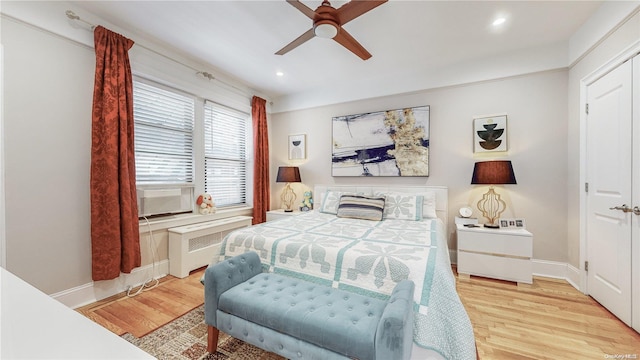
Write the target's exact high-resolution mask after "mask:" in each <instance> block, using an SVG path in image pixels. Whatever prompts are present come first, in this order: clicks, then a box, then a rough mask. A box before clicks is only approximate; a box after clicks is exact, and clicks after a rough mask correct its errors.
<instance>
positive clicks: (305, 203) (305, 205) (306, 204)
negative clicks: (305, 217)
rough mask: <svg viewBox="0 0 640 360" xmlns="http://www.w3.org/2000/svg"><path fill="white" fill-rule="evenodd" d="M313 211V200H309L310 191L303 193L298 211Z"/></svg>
mask: <svg viewBox="0 0 640 360" xmlns="http://www.w3.org/2000/svg"><path fill="white" fill-rule="evenodd" d="M311 209H313V199H312V198H311V191H305V192H304V195H303V198H302V206H300V211H309V210H311Z"/></svg>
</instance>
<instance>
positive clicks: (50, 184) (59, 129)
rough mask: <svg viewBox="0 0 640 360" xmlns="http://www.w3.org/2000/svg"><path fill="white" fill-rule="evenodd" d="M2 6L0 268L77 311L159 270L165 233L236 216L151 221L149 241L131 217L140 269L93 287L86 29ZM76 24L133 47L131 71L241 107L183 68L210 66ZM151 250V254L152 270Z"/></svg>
mask: <svg viewBox="0 0 640 360" xmlns="http://www.w3.org/2000/svg"><path fill="white" fill-rule="evenodd" d="M2 6H3V7H2V19H1V22H0V25H1V42H2V47H3V56H4V64H3V66H4V72H3V75H4V77H3V86H4V89H3V90H4V91H3V105H4V112H3V115H4V117H3V125H4V128H3V137H4V138H3V143H2V146H3V149H4V163H3V166H4V171H5V176H4V177H3V183H4V186H5V196H6V204H5V205H6V212H5V216H4V217H3V221H4V225H5V226H3V229H2V230H3V231H4V233H5V234H6V252H3V254H2V255H5V254H6V259H7V261H6V268H7V270H9V271H10V272H12V273H14V274H16V275H17V276H19V277H20V278H22V279H23V280H25V281H27V282H29V283H30V284H32V285H34V286H35V287H37V288H38V289H40V290H42V291H44V292H45V293H47V294H54V296H55V297H56V298H58V299H59V300H60V301H62V302H63V303H65V304H67V305H69V306H78V305H82V304H84V303H87V302H91V301H95V300H97V299H101V298H104V297H107V296H110V295H113V294H115V293H117V292H120V291H123V290H124V289H125V288H126V286H127V285H137V284H138V283H140V282H141V281H144V280H146V279H148V278H149V277H150V276H152V275H156V276H157V275H162V274H163V273H166V272H167V268H168V266H167V256H168V255H167V253H168V234H167V232H166V228H167V227H171V226H179V225H185V224H188V223H192V222H197V221H206V220H212V219H215V218H220V217H224V216H233V215H241V214H245V215H246V212H247V210H246V209H245V210H238V211H232V212H228V213H224V212H222V211H221V212H218V213H217V214H216V215H209V216H200V215H194V216H192V218H189V219H185V218H180V219H178V220H175V221H173V222H168V223H159V224H154V225H153V226H152V227H153V230H154V233H155V236H154V237H155V242H154V241H151V240H150V237H149V236H148V234H147V226H146V224H145V223H144V221H141V226H140V230H141V239H140V242H141V243H140V246H141V254H142V265H143V267H142V268H139V269H136V270H134V272H133V273H132V275H130V276H129V275H127V276H124V275H123V276H121V277H120V278H118V279H115V280H110V281H101V282H96V283H94V282H93V281H92V279H91V238H90V201H91V199H90V197H89V177H90V148H91V107H92V102H93V83H94V69H95V53H94V50H93V47H92V45H93V34H92V32H91V31H88V26H84V25H82V24H78V23H75V22H73V21H70V20H68V19H67V18H66V17H65V15H64V13H65V10H67V9H71V10H76V9H74V8H73V7H72V6H69V4H68V3H64V2H8V3H3V4H2ZM83 15H85V14H83ZM83 18H86V19H87V20H89V21H90V22H92V23H95V24H101V25H104V26H105V27H107V28H109V29H111V30H113V31H116V32H119V33H121V34H123V35H125V36H127V37H130V38H132V39H133V40H134V41H136V44H135V45H134V47H133V48H132V49H131V50H130V51H129V54H130V58H131V65H132V70H133V72H134V74H137V75H142V76H144V77H146V78H150V79H152V80H155V81H159V82H162V83H164V84H168V85H170V86H173V87H175V88H178V89H181V90H184V91H187V92H189V93H192V94H198V95H200V96H203V97H206V98H208V99H211V100H215V101H217V102H219V103H222V104H224V105H227V106H231V107H234V108H237V109H241V110H244V111H247V112H249V111H250V97H251V95H253V91H251V89H249V88H246V87H245V86H244V85H241V84H238V83H233V82H232V80H229V79H224V80H225V81H226V83H225V84H222V83H220V82H218V81H209V80H207V79H204V78H202V77H201V76H197V75H196V71H195V70H193V68H196V69H201V71H209V72H213V73H214V74H216V72H215V70H211V69H210V67H207V66H206V65H203V64H198V63H194V62H193V61H190V60H188V59H183V58H180V57H179V56H177V55H175V54H172V53H171V52H170V51H167V50H166V49H162V48H159V47H157V46H155V45H154V44H150V43H145V42H144V41H137V40H138V39H141V38H140V37H137V36H136V34H134V33H129V32H125V31H123V30H122V29H118V28H117V27H114V26H112V25H110V24H108V23H106V22H104V21H101V20H100V19H97V18H95V17H90V15H89V16H83ZM32 24H35V25H32ZM149 49H153V50H149ZM156 52H158V53H160V54H164V55H166V56H169V57H171V58H172V59H176V60H178V61H179V62H180V63H182V64H183V65H181V64H180V63H179V62H176V61H174V60H170V59H168V58H167V57H165V56H160V55H158V53H156ZM216 77H217V78H220V77H219V76H217V74H216ZM228 84H232V85H233V87H229V86H228ZM230 89H231V90H230ZM256 95H258V96H261V94H256ZM263 97H264V96H263ZM249 211H250V210H249ZM152 247H153V248H154V251H152V249H151V248H152ZM152 252H156V253H157V254H158V257H159V258H157V259H156V261H157V262H158V266H157V268H156V269H155V274H153V270H154V267H153V266H152V265H151V264H152V262H153V259H152V256H151V254H152Z"/></svg>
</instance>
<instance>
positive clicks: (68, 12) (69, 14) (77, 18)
mask: <svg viewBox="0 0 640 360" xmlns="http://www.w3.org/2000/svg"><path fill="white" fill-rule="evenodd" d="M65 14H66V15H67V17H68V18H69V19H71V20H80V16H78V15H76V13H74V12H73V11H71V10H67V11H66V12H65Z"/></svg>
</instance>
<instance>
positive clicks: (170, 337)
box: [122, 305, 284, 360]
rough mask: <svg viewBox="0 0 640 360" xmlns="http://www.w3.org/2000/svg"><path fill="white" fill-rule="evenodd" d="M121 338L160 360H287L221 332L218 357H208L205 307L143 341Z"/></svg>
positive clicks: (163, 327) (167, 325)
mask: <svg viewBox="0 0 640 360" xmlns="http://www.w3.org/2000/svg"><path fill="white" fill-rule="evenodd" d="M122 338H123V339H125V340H127V341H129V342H130V343H132V344H133V345H135V346H137V347H139V348H140V349H142V350H144V351H146V352H147V353H149V354H151V355H153V356H154V357H156V358H157V359H161V360H163V359H175V360H203V359H205V360H219V359H237V360H283V359H284V358H282V357H280V356H278V355H275V354H273V353H270V352H267V351H264V350H262V349H259V348H257V347H255V346H253V345H250V344H247V343H245V342H243V341H241V340H238V339H234V338H232V337H230V336H229V335H227V334H225V333H223V332H220V337H219V340H218V351H217V352H216V353H215V354H209V353H208V352H207V325H206V324H205V323H204V305H201V306H199V307H197V308H195V309H193V310H191V311H190V312H188V313H186V314H185V315H183V316H181V317H179V318H177V319H175V320H173V321H172V322H170V323H168V324H166V325H164V326H162V327H160V328H159V329H157V330H154V331H153V332H151V333H149V334H147V335H145V336H143V337H141V338H136V337H135V336H133V335H131V334H124V335H122Z"/></svg>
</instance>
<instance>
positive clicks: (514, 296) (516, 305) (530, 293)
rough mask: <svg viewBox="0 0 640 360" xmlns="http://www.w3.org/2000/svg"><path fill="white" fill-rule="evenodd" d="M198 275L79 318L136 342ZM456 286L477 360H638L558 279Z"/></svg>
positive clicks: (639, 342) (629, 333) (617, 327)
mask: <svg viewBox="0 0 640 360" xmlns="http://www.w3.org/2000/svg"><path fill="white" fill-rule="evenodd" d="M202 272H203V270H200V271H196V272H194V273H192V274H191V275H189V277H187V278H185V279H182V280H181V279H177V278H175V277H173V276H167V277H165V278H164V279H163V281H162V282H161V284H160V285H159V286H158V287H156V288H155V289H153V290H150V291H146V292H143V293H142V294H140V295H138V296H136V297H133V298H127V297H126V296H124V294H120V295H117V296H114V297H112V298H109V299H105V300H103V301H100V302H98V303H95V304H91V305H88V306H85V307H82V308H80V309H78V311H79V312H81V313H82V314H84V315H85V316H87V317H89V318H90V319H92V320H94V321H96V322H97V323H99V324H101V325H102V326H104V327H106V328H107V329H109V330H111V331H113V332H114V333H116V334H118V335H122V334H124V333H126V332H130V333H131V334H133V335H135V336H137V337H139V336H142V335H144V334H146V333H148V332H150V331H152V330H154V329H155V328H157V327H160V326H162V325H163V324H165V323H167V322H169V321H171V320H172V319H173V318H176V317H178V316H180V315H182V314H184V313H186V312H188V311H189V310H191V309H193V308H195V307H197V306H199V305H200V304H202V303H203V302H204V298H203V288H202V284H200V282H199V281H200V277H201V276H202ZM454 272H455V268H454ZM457 286H458V293H459V294H460V298H461V299H462V302H463V304H464V306H465V308H466V309H467V312H468V314H469V318H470V319H471V322H472V324H473V327H474V332H475V336H476V344H477V347H478V353H479V355H480V359H483V360H484V359H606V358H613V357H608V356H607V355H621V356H624V355H628V356H627V357H626V359H640V335H639V334H638V333H636V332H635V331H633V330H632V329H630V328H629V327H627V326H626V325H625V324H623V323H622V322H620V321H619V320H618V319H616V318H615V317H614V316H613V315H611V314H610V313H609V312H608V311H607V310H606V309H604V308H603V307H602V306H600V305H599V304H598V303H597V302H596V301H594V300H593V299H591V298H590V297H588V296H584V295H583V294H582V293H580V292H579V291H577V290H576V289H575V288H573V287H572V286H571V285H569V284H568V283H567V282H566V281H564V280H555V279H548V278H537V277H536V278H534V282H533V285H531V286H520V287H518V286H517V285H516V284H515V283H512V282H506V281H499V280H491V279H485V278H479V277H473V276H472V277H471V279H469V280H457ZM634 356H635V357H634ZM622 359H625V358H624V357H622Z"/></svg>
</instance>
